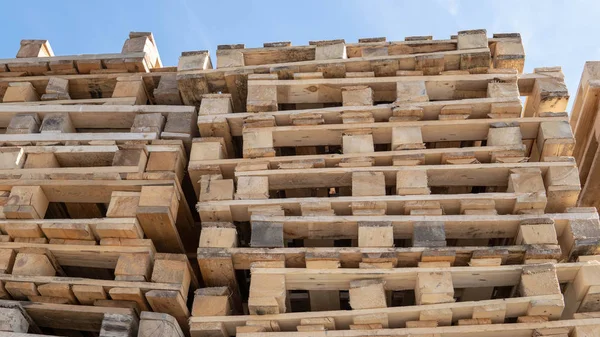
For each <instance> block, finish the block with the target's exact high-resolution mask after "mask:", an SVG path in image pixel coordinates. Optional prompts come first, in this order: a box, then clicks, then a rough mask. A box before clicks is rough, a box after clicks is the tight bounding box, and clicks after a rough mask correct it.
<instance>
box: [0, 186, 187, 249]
mask: <svg viewBox="0 0 600 337" xmlns="http://www.w3.org/2000/svg"><path fill="white" fill-rule="evenodd" d="M79 179H81V178H79ZM163 179H164V178H163ZM0 185H2V187H0V189H1V190H3V191H5V192H3V195H2V202H3V206H2V211H3V212H2V214H3V217H4V218H6V219H11V220H6V221H4V224H5V225H3V226H2V227H3V228H4V229H3V231H4V233H6V234H8V235H9V237H10V238H9V240H15V239H16V238H23V239H24V240H34V241H38V242H39V241H42V242H46V241H47V240H48V239H53V238H54V239H63V240H64V239H66V240H70V239H76V240H84V241H91V242H89V244H91V243H92V242H94V243H95V242H97V241H98V242H100V241H101V240H102V239H104V238H116V239H119V238H123V239H132V238H133V239H138V238H143V237H148V238H150V239H154V240H155V245H156V246H157V248H158V250H159V251H161V252H172V253H184V252H185V251H186V250H185V249H186V248H185V247H188V250H189V249H193V247H195V246H196V244H197V239H195V238H197V237H198V236H197V234H196V233H197V231H198V230H197V228H196V227H195V226H194V220H193V216H192V214H191V211H190V209H189V206H188V204H187V201H186V199H185V197H184V194H183V191H182V190H181V187H180V185H179V183H178V182H177V179H176V177H175V176H174V175H173V176H172V177H169V179H166V180H160V179H158V180H157V179H147V180H135V179H131V180H111V179H107V180H90V179H84V180H77V179H73V180H70V179H67V180H64V179H62V180H61V179H59V180H53V179H46V180H22V179H21V180H0ZM62 203H64V204H62ZM98 204H104V205H102V206H99V205H98ZM63 205H64V206H63ZM105 205H106V206H105ZM104 209H106V210H104ZM50 214H52V217H54V218H55V220H53V221H45V220H43V218H44V216H48V215H50ZM69 215H70V216H71V217H76V218H82V219H91V220H89V221H87V222H86V223H83V224H82V223H81V221H79V222H77V221H70V220H60V219H64V218H66V217H68V216H69ZM104 217H106V218H104ZM93 218H96V219H93ZM13 219H14V220H13ZM22 219H23V220H22ZM24 219H36V220H24ZM113 219H114V220H113ZM103 223H104V224H106V225H101V224H103ZM48 226H50V227H52V228H54V227H55V228H56V229H57V231H55V233H53V234H50V237H49V236H48V233H45V232H44V230H43V228H44V227H48ZM98 226H100V227H105V228H106V229H107V230H108V232H105V233H104V234H101V232H98V230H97V228H98ZM112 228H114V230H112ZM56 232H58V233H56ZM53 235H58V236H54V237H52V236H53Z"/></svg>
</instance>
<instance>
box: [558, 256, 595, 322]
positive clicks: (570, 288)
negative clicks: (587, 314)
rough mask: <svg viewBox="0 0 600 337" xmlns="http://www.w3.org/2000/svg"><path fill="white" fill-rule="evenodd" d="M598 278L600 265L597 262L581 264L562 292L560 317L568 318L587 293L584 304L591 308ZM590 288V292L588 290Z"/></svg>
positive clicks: (578, 307)
mask: <svg viewBox="0 0 600 337" xmlns="http://www.w3.org/2000/svg"><path fill="white" fill-rule="evenodd" d="M598 280H600V266H599V265H598V264H597V263H594V264H588V265H584V266H582V267H581V268H580V269H579V271H578V272H577V275H575V278H574V279H573V281H572V282H571V283H569V284H568V285H567V287H566V289H565V293H564V311H563V312H562V316H561V319H570V318H572V317H573V315H574V314H575V312H577V311H579V309H580V307H581V306H582V305H583V304H584V300H585V298H586V296H587V294H588V293H589V294H590V295H591V296H590V297H589V298H588V299H587V300H588V301H586V302H585V306H587V307H589V308H592V307H593V305H592V303H590V302H589V300H593V298H594V297H596V294H595V293H596V292H597V290H598V287H597V286H598V285H600V284H599V282H598ZM590 290H591V292H590Z"/></svg>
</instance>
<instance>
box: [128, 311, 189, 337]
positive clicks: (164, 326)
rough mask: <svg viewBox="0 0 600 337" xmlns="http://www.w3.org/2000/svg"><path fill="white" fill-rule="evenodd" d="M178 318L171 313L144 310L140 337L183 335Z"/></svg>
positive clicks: (139, 332)
mask: <svg viewBox="0 0 600 337" xmlns="http://www.w3.org/2000/svg"><path fill="white" fill-rule="evenodd" d="M183 336H184V334H183V331H182V330H181V327H180V326H179V323H177V320H175V318H174V317H173V316H171V315H169V314H162V313H157V312H147V311H146V312H142V313H141V315H140V324H139V329H138V337H183Z"/></svg>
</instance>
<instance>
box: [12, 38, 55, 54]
mask: <svg viewBox="0 0 600 337" xmlns="http://www.w3.org/2000/svg"><path fill="white" fill-rule="evenodd" d="M52 56H54V52H53V51H52V47H50V42H49V41H48V40H21V47H20V48H19V51H18V52H17V58H29V57H52Z"/></svg>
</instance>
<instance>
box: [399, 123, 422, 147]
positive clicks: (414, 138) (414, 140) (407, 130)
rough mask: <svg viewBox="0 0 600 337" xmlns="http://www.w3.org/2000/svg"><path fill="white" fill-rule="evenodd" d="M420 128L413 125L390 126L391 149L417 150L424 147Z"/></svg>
mask: <svg viewBox="0 0 600 337" xmlns="http://www.w3.org/2000/svg"><path fill="white" fill-rule="evenodd" d="M424 148H425V144H424V143H423V136H422V134H421V128H420V127H415V126H408V127H402V126H397V127H394V128H392V150H393V151H398V150H418V149H424Z"/></svg>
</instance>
